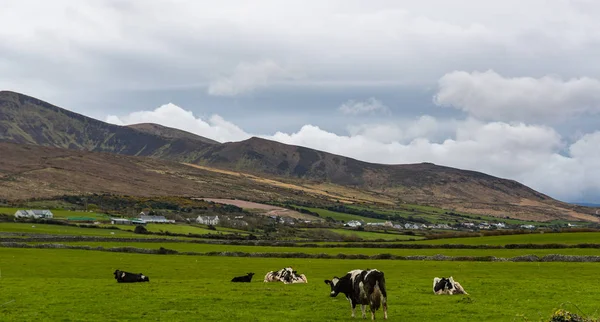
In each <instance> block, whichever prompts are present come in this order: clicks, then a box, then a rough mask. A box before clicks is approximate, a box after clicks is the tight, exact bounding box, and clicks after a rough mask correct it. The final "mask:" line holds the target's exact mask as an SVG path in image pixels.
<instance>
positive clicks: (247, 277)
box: [231, 273, 254, 283]
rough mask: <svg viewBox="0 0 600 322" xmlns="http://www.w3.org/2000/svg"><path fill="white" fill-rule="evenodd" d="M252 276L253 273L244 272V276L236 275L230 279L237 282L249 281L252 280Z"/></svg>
mask: <svg viewBox="0 0 600 322" xmlns="http://www.w3.org/2000/svg"><path fill="white" fill-rule="evenodd" d="M252 276H254V273H246V275H245V276H236V277H234V278H232V279H231V281H232V282H238V283H250V282H251V281H252Z"/></svg>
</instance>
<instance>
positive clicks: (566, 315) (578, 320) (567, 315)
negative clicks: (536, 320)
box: [548, 309, 599, 322]
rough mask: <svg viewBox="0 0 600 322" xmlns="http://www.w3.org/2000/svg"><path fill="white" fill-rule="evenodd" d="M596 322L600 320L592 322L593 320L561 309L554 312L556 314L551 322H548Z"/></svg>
mask: <svg viewBox="0 0 600 322" xmlns="http://www.w3.org/2000/svg"><path fill="white" fill-rule="evenodd" d="M567 321H569V322H596V321H599V320H592V319H588V318H585V317H582V316H580V315H577V314H575V313H571V312H569V311H567V310H564V309H559V310H557V311H556V312H554V314H552V317H551V318H550V320H548V322H567Z"/></svg>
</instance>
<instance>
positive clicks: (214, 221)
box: [196, 216, 219, 225]
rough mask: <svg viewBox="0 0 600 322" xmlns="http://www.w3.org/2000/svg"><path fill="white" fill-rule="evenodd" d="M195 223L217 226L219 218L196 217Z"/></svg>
mask: <svg viewBox="0 0 600 322" xmlns="http://www.w3.org/2000/svg"><path fill="white" fill-rule="evenodd" d="M196 222H197V223H199V224H203V225H218V224H219V216H214V217H213V216H198V218H196Z"/></svg>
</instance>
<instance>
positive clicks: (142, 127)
mask: <svg viewBox="0 0 600 322" xmlns="http://www.w3.org/2000/svg"><path fill="white" fill-rule="evenodd" d="M127 127H129V128H131V129H134V130H138V131H140V132H144V133H148V134H153V135H156V136H160V137H163V138H170V139H187V140H191V141H199V142H202V143H208V144H220V143H219V142H217V141H215V140H211V139H209V138H205V137H202V136H199V135H196V134H192V133H189V132H186V131H182V130H179V129H174V128H172V127H166V126H162V125H159V124H154V123H140V124H132V125H128V126H127Z"/></svg>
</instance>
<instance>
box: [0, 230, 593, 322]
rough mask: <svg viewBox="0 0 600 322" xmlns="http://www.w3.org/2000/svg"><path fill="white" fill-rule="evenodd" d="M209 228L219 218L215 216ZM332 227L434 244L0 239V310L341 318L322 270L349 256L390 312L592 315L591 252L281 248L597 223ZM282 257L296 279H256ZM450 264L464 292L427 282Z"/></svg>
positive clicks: (515, 239)
mask: <svg viewBox="0 0 600 322" xmlns="http://www.w3.org/2000/svg"><path fill="white" fill-rule="evenodd" d="M34 226H35V227H34ZM125 227H126V228H132V226H125ZM148 228H149V229H150V230H152V231H159V230H163V229H164V230H171V229H177V230H176V232H178V233H187V232H193V233H198V232H201V231H202V232H203V231H204V230H205V228H203V227H201V226H186V225H157V224H156V225H153V224H150V225H148ZM217 229H218V231H221V230H222V229H221V228H220V227H218V228H217ZM218 231H217V232H218ZM333 231H334V232H337V233H351V234H354V233H356V234H357V235H360V236H361V237H363V238H364V239H365V240H366V241H365V243H368V244H373V245H377V246H383V245H384V244H386V243H391V244H398V243H401V244H423V243H425V244H430V245H438V246H439V247H440V248H433V249H400V248H366V247H364V246H362V247H363V248H360V247H357V245H356V244H355V243H335V244H343V245H345V246H347V247H335V248H333V247H282V246H240V245H219V244H205V243H189V242H177V240H175V239H172V240H173V241H161V242H145V241H134V240H133V239H132V240H131V241H122V240H119V241H102V242H98V241H79V242H50V241H49V242H35V243H33V242H28V243H29V244H51V243H52V244H56V243H59V244H66V245H77V246H85V245H87V246H92V247H97V246H102V247H104V248H111V247H122V246H131V247H136V248H143V249H159V248H160V247H164V248H167V249H172V250H176V251H178V252H195V253H208V252H246V253H289V256H287V257H288V258H268V257H262V258H261V257H228V256H202V255H157V254H132V253H122V252H104V251H95V250H74V249H28V248H9V247H0V290H1V292H0V317H1V318H0V320H3V321H4V320H6V321H12V320H18V321H37V320H41V321H56V320H60V321H123V320H127V321H147V320H168V321H200V320H201V321H350V320H351V319H350V307H349V305H348V302H347V300H346V299H345V298H344V297H343V295H341V296H338V297H337V298H331V297H329V296H328V295H329V287H328V286H327V285H325V284H324V283H323V280H324V279H331V278H332V277H333V276H342V275H343V274H345V273H346V272H347V271H349V270H352V269H355V268H363V269H364V268H377V269H380V270H382V271H383V272H384V273H385V276H386V284H387V285H386V286H387V290H388V294H389V299H388V303H389V320H390V321H434V320H435V321H437V320H441V321H548V320H549V318H550V316H551V315H552V313H553V312H555V311H556V309H558V308H565V309H567V310H569V311H571V312H574V313H578V314H581V315H586V316H590V317H595V318H600V307H598V305H597V299H598V298H599V297H600V290H599V289H597V288H596V287H595V285H594V284H593V283H590V282H589V281H591V280H594V278H595V276H596V272H597V271H598V268H599V267H600V263H586V262H578V263H574V262H478V261H433V260H425V261H421V260H389V259H388V260H386V259H372V260H363V259H317V258H294V256H295V255H294V254H292V253H306V254H331V255H337V254H346V255H352V254H362V255H377V254H393V255H399V256H415V255H429V256H431V255H437V254H442V255H446V256H496V257H504V258H511V257H515V256H523V255H529V254H533V255H538V256H540V257H541V256H544V255H548V254H563V255H594V256H600V249H598V248H559V249H522V248H520V249H508V248H501V249H444V248H441V247H442V246H441V245H443V244H465V245H486V244H487V245H507V244H527V243H538V244H545V243H559V244H571V245H573V244H580V243H600V233H597V232H592V233H588V232H578V233H544V234H540V233H533V234H522V235H507V236H488V237H468V238H447V239H439V240H420V241H408V240H407V241H402V242H390V241H386V242H373V241H372V239H369V238H375V237H377V239H379V238H380V237H381V236H389V238H392V239H395V238H404V237H413V236H404V235H398V234H383V233H374V232H368V231H367V232H354V231H351V232H348V231H345V230H341V229H338V230H333ZM0 232H8V233H11V232H25V233H28V234H32V236H34V235H56V236H100V237H122V238H144V237H160V238H168V237H167V236H153V235H140V234H134V233H132V232H128V231H119V230H112V229H101V228H81V227H73V226H60V225H46V224H26V223H0ZM111 232H114V233H115V235H112V234H111ZM174 232H175V231H174ZM207 232H212V233H214V232H215V231H209V230H207ZM9 236H10V235H9ZM0 237H1V236H0ZM1 240H2V238H0V241H1ZM25 240H26V239H24V241H25ZM185 240H188V241H189V240H192V239H191V238H185ZM196 240H198V239H196ZM369 240H371V241H369ZM199 241H201V240H199ZM201 242H202V241H201ZM318 244H322V243H318ZM286 266H292V267H294V269H296V270H297V271H298V272H299V273H303V274H305V275H306V276H307V277H308V284H292V285H283V284H282V283H263V278H264V275H265V274H266V273H267V272H268V271H271V270H278V269H281V268H283V267H286ZM115 269H121V270H126V271H130V272H134V273H144V274H145V275H147V276H149V277H150V282H149V283H134V284H118V283H117V282H116V281H115V279H114V276H113V274H112V273H113V272H114V270H115ZM247 272H254V273H255V274H256V275H255V276H254V278H253V281H252V283H231V282H230V280H231V278H232V277H234V276H240V275H244V274H245V273H247ZM450 275H451V276H453V277H454V278H455V279H456V280H457V281H459V282H460V283H461V284H462V285H463V287H464V288H465V289H466V291H467V292H468V293H469V295H455V296H436V295H434V294H433V292H432V290H431V287H432V280H433V278H434V277H441V276H450ZM377 318H378V319H380V320H381V319H382V312H381V311H378V315H377ZM357 320H359V318H357Z"/></svg>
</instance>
